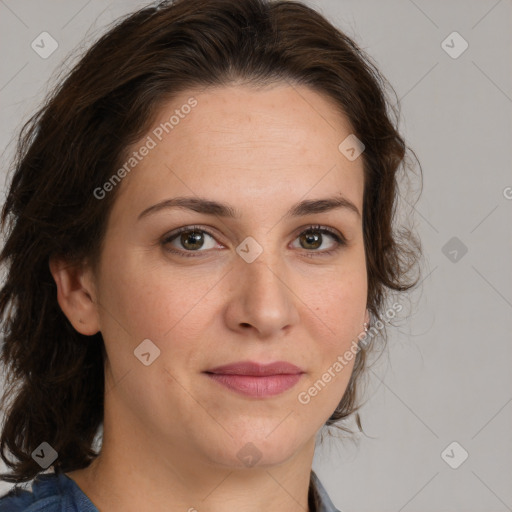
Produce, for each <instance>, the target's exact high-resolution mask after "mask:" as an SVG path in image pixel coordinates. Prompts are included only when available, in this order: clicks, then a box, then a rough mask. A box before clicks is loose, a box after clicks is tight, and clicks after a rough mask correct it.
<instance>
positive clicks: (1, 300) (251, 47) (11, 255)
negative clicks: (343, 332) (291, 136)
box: [0, 0, 421, 482]
mask: <svg viewBox="0 0 512 512" xmlns="http://www.w3.org/2000/svg"><path fill="white" fill-rule="evenodd" d="M237 80H242V81H245V82H246V83H250V84H256V85H258V84H260V85H265V84H270V83H273V82H283V81H284V82H288V83H293V84H301V85H306V86H309V87H310V88H311V89H313V90H315V91H317V92H319V93H323V94H324V95H325V96H326V97H328V98H330V99H332V100H334V102H335V104H336V105H337V106H339V110H340V112H342V113H344V114H345V115H346V116H347V117H348V119H349V121H350V123H351V125H352V127H353V130H354V134H355V135H356V136H357V137H358V138H359V139H360V140H361V141H362V142H363V143H364V145H365V151H364V153H363V155H362V158H363V163H364V175H365V188H364V201H363V231H364V243H365V251H366V256H367V274H368V297H367V307H368V309H369V311H370V314H371V317H372V318H378V317H379V313H381V312H382V310H383V307H384V300H385V299H386V297H387V293H388V291H390V290H395V291H404V290H408V289H410V288H411V287H413V286H414V285H415V284H416V283H417V279H416V281H414V282H410V281H408V280H407V279H408V277H409V276H408V274H409V272H410V270H411V269H412V268H413V267H414V266H415V264H416V262H417V260H418V257H419V255H420V253H421V249H420V244H419V241H418V240H417V238H416V237H415V236H414V235H413V232H412V230H408V229H402V231H400V233H398V232H397V231H395V228H394V226H393V221H394V219H395V209H396V204H397V199H398V195H399V193H398V182H397V172H398V170H399V169H402V168H403V169H405V168H406V167H405V165H403V164H404V162H405V161H406V150H407V149H408V148H407V147H406V145H405V143H404V141H403V139H402V138H401V137H400V135H399V133H398V132H397V129H396V127H395V123H396V124H398V121H397V119H398V114H397V112H396V107H393V106H392V105H391V103H390V101H389V100H388V99H387V98H386V95H385V89H386V87H389V85H388V84H387V82H386V80H385V79H384V78H383V77H382V76H381V74H380V73H379V71H378V70H377V69H376V68H375V66H374V65H373V64H372V62H371V60H370V58H369V57H368V56H367V55H366V54H365V53H364V52H363V51H362V50H361V49H360V48H359V47H358V46H357V45H356V44H355V43H354V42H353V41H352V40H351V39H350V38H349V37H347V36H346V35H344V34H343V33H342V32H341V31H339V30H337V29H336V28H335V27H333V26H332V25H331V24H330V23H329V22H328V21H327V20H326V19H325V18H324V17H322V16H321V15H320V14H318V13H317V12H316V11H314V10H313V9H311V8H309V7H307V6H305V5H303V4H301V3H299V2H294V1H268V0H177V1H176V2H173V3H169V2H162V3H160V4H159V5H158V6H152V7H147V8H143V9H141V10H139V11H136V12H135V13H132V14H130V15H128V16H126V17H125V18H123V19H121V20H120V21H118V22H117V23H116V24H115V25H114V26H113V27H112V28H111V29H110V30H109V31H108V32H107V33H106V34H105V35H103V36H102V37H101V38H100V39H99V40H98V41H97V42H96V43H95V44H94V45H93V46H92V47H91V48H90V49H89V50H88V51H87V52H86V53H85V55H84V56H83V58H81V59H80V61H79V62H78V64H77V65H76V66H75V67H74V68H73V69H72V70H71V71H70V72H69V75H68V76H67V78H66V79H65V80H64V81H63V82H62V83H61V85H60V86H59V87H58V88H56V89H55V90H54V91H53V93H52V94H50V96H49V97H48V98H47V99H46V100H45V103H44V105H43V106H42V108H41V109H40V110H39V111H38V112H37V113H36V114H35V115H34V116H33V117H32V118H31V119H30V120H29V121H28V122H27V123H26V124H25V125H24V126H23V128H22V130H21V133H20V135H19V140H18V146H17V153H16V157H15V161H14V165H13V175H12V181H11V182H10V189H9V192H8V196H7V199H6V202H5V205H4V207H3V211H2V217H1V222H2V229H3V230H4V231H5V245H4V247H3V250H2V252H1V255H0V262H1V263H2V264H3V265H6V266H7V272H6V279H5V284H4V285H3V288H2V289H1V291H0V316H1V318H2V322H3V323H4V331H5V340H4V343H3V346H2V355H1V357H2V362H3V363H4V364H5V365H6V368H7V370H8V378H7V380H6V382H7V383H8V384H9V386H8V387H7V388H6V390H5V391H4V396H3V399H2V406H4V405H5V403H6V402H7V398H8V397H9V398H11V400H10V401H9V406H8V408H7V409H6V411H5V422H4V425H3V430H2V434H1V439H0V451H1V456H2V459H3V460H4V462H5V463H6V464H7V466H8V467H10V468H11V469H12V473H7V474H3V475H0V476H1V478H2V479H3V480H5V481H7V482H21V481H26V480H30V479H32V478H33V477H34V476H36V475H37V474H38V473H39V472H40V471H41V467H40V466H39V465H38V464H37V463H36V462H35V461H34V460H33V459H32V457H31V453H32V452H33V450H34V449H35V448H36V447H38V446H39V445H40V444H41V442H43V441H46V442H48V443H49V444H50V445H51V446H52V447H53V448H54V449H55V450H56V451H57V452H58V458H57V459H56V461H55V462H54V464H53V466H54V468H55V471H63V472H68V471H72V470H75V469H80V468H83V467H86V466H87V465H89V463H90V462H91V461H92V459H93V458H94V457H95V456H96V455H97V453H96V452H95V451H94V450H93V449H92V441H93V439H94V436H95V434H96V432H97V431H98V428H99V427H100V426H101V423H102V420H103V397H104V395H103V394H104V389H103V386H104V375H103V371H104V368H103V363H104V358H105V357H106V354H105V350H104V344H103V339H102V335H101V333H97V334H95V335H93V336H84V335H82V334H80V333H78V332H77V331H76V330H75V329H74V328H73V327H72V325H71V324H70V322H69V321H68V319H67V318H66V316H65V315H64V314H63V312H62V311H61V309H60V307H59V304H58V302H57V294H56V285H55V282H54V280H53V278H52V275H51V273H50V270H49V266H48V262H49V258H50V256H54V255H59V256H64V257H66V259H67V260H68V261H70V262H77V263H78V262H85V261H89V262H91V264H96V263H97V261H98V258H99V256H100V254H101V246H102V240H103V237H104V234H105V228H106V223H107V222H106V221H107V219H108V215H109V212H110V210H111V207H112V205H113V202H114V200H115V197H116V189H114V190H113V191H112V192H110V193H109V194H107V195H106V197H105V198H104V199H102V200H98V199H97V198H96V196H95V195H94V190H95V189H96V188H97V187H100V186H101V185H102V184H104V183H105V182H106V181H107V180H108V179H109V178H110V177H111V176H112V173H113V170H115V169H117V168H118V167H119V165H121V164H122V162H123V161H124V158H125V154H124V153H125V151H126V149H127V147H128V146H129V145H130V144H133V143H134V142H136V141H137V140H139V139H140V137H142V136H143V135H144V134H145V133H147V130H148V129H149V127H150V125H151V123H152V122H153V119H154V118H155V115H156V113H157V111H158V107H159V106H160V105H161V104H162V102H163V101H164V100H165V101H168V100H169V98H170V97H172V96H173V95H175V94H177V93H180V92H182V91H185V90H187V89H189V88H193V87H206V86H211V85H214V86H215V85H217V86H222V85H227V84H230V83H233V82H234V81H237ZM393 116H394V119H393ZM340 142H341V141H340ZM404 176H405V177H407V175H404ZM118 188H119V187H117V189H118ZM370 347H371V344H369V345H365V346H361V350H360V351H359V352H358V353H357V356H356V359H355V365H354V369H353V373H352V376H351V379H350V382H349V385H348V388H347V390H346V392H345V394H344V396H343V398H342V400H341V402H340V404H339V406H338V408H337V409H336V411H335V412H334V413H333V414H332V416H331V417H330V418H329V420H328V421H327V423H326V424H327V425H331V424H335V423H336V422H339V421H340V420H342V419H344V418H347V417H348V416H349V415H351V414H352V413H353V412H355V411H356V410H357V407H355V402H356V383H357V381H358V378H359V376H360V374H361V372H362V371H363V370H364V368H365V360H366V354H367V351H368V350H369V348H370ZM356 418H357V423H358V425H359V427H360V428H361V425H360V420H359V416H358V414H357V415H356ZM341 428H344V427H341ZM6 450H9V451H10V453H11V454H12V455H13V456H14V457H15V459H16V461H12V460H10V459H9V458H8V457H7V455H6V453H5V452H6Z"/></svg>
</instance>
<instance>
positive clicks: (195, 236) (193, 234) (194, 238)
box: [181, 231, 202, 249]
mask: <svg viewBox="0 0 512 512" xmlns="http://www.w3.org/2000/svg"><path fill="white" fill-rule="evenodd" d="M201 238H202V234H201V233H199V232H197V231H189V232H188V233H185V234H184V235H182V238H181V240H182V243H183V246H184V247H188V245H189V241H190V240H191V244H192V245H193V246H194V245H195V244H198V245H199V247H201V245H202V243H200V242H201ZM189 248H192V249H197V247H195V246H194V247H189Z"/></svg>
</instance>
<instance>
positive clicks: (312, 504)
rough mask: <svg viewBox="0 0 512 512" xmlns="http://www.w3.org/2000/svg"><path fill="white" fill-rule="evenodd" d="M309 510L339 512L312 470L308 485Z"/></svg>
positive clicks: (313, 511)
mask: <svg viewBox="0 0 512 512" xmlns="http://www.w3.org/2000/svg"><path fill="white" fill-rule="evenodd" d="M309 508H310V509H311V511H312V512H340V511H339V510H338V509H337V508H336V507H335V506H334V504H333V502H332V501H331V499H330V498H329V495H328V494H327V491H326V490H325V488H324V486H323V485H322V483H321V482H320V480H319V479H318V477H317V476H316V474H315V472H314V471H313V470H311V479H310V483H309Z"/></svg>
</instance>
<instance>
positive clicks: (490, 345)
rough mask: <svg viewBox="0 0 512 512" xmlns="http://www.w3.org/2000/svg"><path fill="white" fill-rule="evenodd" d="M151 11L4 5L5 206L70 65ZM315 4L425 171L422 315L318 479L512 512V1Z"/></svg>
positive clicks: (335, 488)
mask: <svg viewBox="0 0 512 512" xmlns="http://www.w3.org/2000/svg"><path fill="white" fill-rule="evenodd" d="M144 3H145V2H139V1H135V0H130V1H123V2H121V1H101V2H100V1H99V0H89V1H87V0H72V1H69V0H68V1H64V0H59V1H51V2H50V1H46V2H41V1H36V0H18V1H14V0H0V34H1V38H2V50H3V51H2V56H3V58H2V61H1V64H0V66H1V71H0V109H1V120H2V121H1V126H0V139H1V140H0V146H1V148H2V150H3V153H2V155H1V160H2V167H1V169H2V194H5V185H4V180H5V169H6V165H7V163H8V162H9V160H10V158H11V155H12V145H11V146H8V143H9V142H10V141H11V140H12V137H13V135H14V134H15V131H16V130H17V129H19V127H20V126H21V123H22V121H24V120H26V119H27V118H28V115H29V114H30V112H32V110H33V109H34V108H35V106H36V105H37V103H38V102H39V101H40V100H41V98H42V96H43V95H44V93H45V92H46V91H47V90H48V88H49V87H50V86H49V85H48V83H49V82H48V80H50V79H52V80H55V71H56V70H57V69H58V68H59V67H60V66H62V65H63V64H62V63H63V60H64V58H65V57H66V56H68V55H69V53H70V51H71V50H74V51H75V49H76V48H77V47H83V48H85V47H87V46H89V44H90V42H91V41H92V40H93V39H94V38H95V37H96V36H98V35H99V34H100V33H102V31H103V27H105V25H106V24H108V23H110V22H111V21H112V20H114V19H115V18H116V17H118V16H119V15H122V14H125V13H127V12H129V11H131V10H133V9H135V8H137V7H141V6H142V5H144ZM308 3H309V4H310V5H312V6H314V7H315V8H317V9H318V10H319V11H320V12H322V13H323V14H324V15H325V16H326V17H327V18H328V19H330V20H331V22H333V23H334V24H335V25H337V26H338V27H339V28H341V29H342V30H344V31H345V32H346V33H347V34H348V35H349V36H351V37H352V38H354V39H355V40H356V42H357V43H359V44H360V45H361V46H362V47H363V48H364V49H366V51H367V52H368V53H369V54H370V55H371V56H372V57H373V59H374V60H375V62H376V63H377V65H378V67H379V69H380V70H381V71H382V72H383V74H384V75H385V76H386V77H387V78H388V80H389V81H390V82H391V84H392V85H393V87H394V88H395V90H396V92H397V94H398V97H399V98H400V101H401V106H402V115H401V130H402V133H403V134H404V135H405V137H406V139H407V142H408V144H409V145H410V146H411V147H412V148H413V149H414V150H415V151H416V153H417V155H418V157H419V159H420V161H421V164H422V167H423V171H424V190H423V194H422V196H421V199H420V201H419V202H418V203H417V204H416V205H415V210H416V212H415V215H416V222H417V229H418V232H419V234H420V236H421V238H422V242H423V245H424V251H425V263H424V269H423V282H422V286H421V289H420V290H419V291H417V292H414V293H412V294H410V295H409V296H408V297H405V298H404V297H402V299H400V301H401V302H402V303H404V305H405V302H404V300H407V301H410V302H411V304H412V305H413V308H412V309H410V308H409V309H410V310H409V309H408V308H405V309H407V315H405V316H404V318H402V319H401V320H399V322H398V324H399V325H398V326H397V327H394V328H393V327H391V328H390V329H389V348H388V351H387V353H386V354H385V355H384V356H383V357H381V358H380V359H379V360H378V361H377V362H376V364H375V365H374V366H373V367H372V369H371V370H370V371H369V372H368V376H369V380H368V387H367V392H366V398H367V402H366V403H365V405H364V406H363V408H362V410H361V413H362V420H363V426H364V428H365V432H366V434H367V435H366V436H363V435H360V436H359V437H357V438H356V440H355V442H353V441H350V440H348V439H347V440H344V441H340V440H334V439H331V438H327V439H326V440H325V441H324V443H323V444H322V445H319V447H318V449H317V452H316V454H315V460H314V465H313V467H314V469H315V471H316V472H317V474H318V475H319V477H320V479H321V481H322V482H323V483H324V486H325V487H326V489H327V491H328V492H329V493H330V495H331V498H332V500H333V502H334V504H335V505H336V506H337V507H338V508H339V509H340V510H341V511H343V512H346V511H360V512H370V511H372V512H375V511H377V510H378V511H379V512H388V511H389V512H400V511H404V512H407V511H411V512H412V511H437V512H442V511H460V510H465V511H468V512H477V511H478V512H491V511H497V512H500V511H506V510H512V486H511V485H510V484H511V482H512V457H511V454H512V428H511V426H512V403H511V402H512V385H511V381H512V379H511V374H512V371H511V366H512V344H511V343H510V342H511V336H510V332H511V326H512V319H511V317H512V315H511V313H512V291H511V290H512V287H511V281H512V267H511V265H510V256H511V253H512V250H511V249H512V247H511V246H512V240H511V236H510V220H511V219H510V212H511V209H512V199H511V197H512V175H511V173H510V169H511V151H510V147H511V139H510V135H511V131H512V130H511V124H512V123H511V107H512V73H511V67H512V58H511V57H512V56H511V53H512V52H511V33H512V31H511V11H512V8H511V7H512V4H511V1H510V0H500V1H498V0H480V1H476V0H473V1H469V0H466V1H454V0H451V1H449V2H448V1H440V0H436V1H430V2H427V1H425V0H423V1H421V0H414V1H412V0H386V1H377V0H363V1H361V0H359V1H356V0H350V1H348V0H316V1H309V2H308ZM43 31H47V32H49V33H50V34H51V35H52V37H53V38H54V39H55V40H56V41H57V42H58V45H59V46H58V49H57V50H56V51H55V52H54V53H53V54H52V55H51V56H50V57H48V58H46V59H43V58H41V57H40V56H39V55H38V54H37V53H36V52H35V51H34V50H33V49H32V48H31V42H32V41H33V40H35V39H36V37H37V36H38V35H39V34H40V33H41V32H43ZM454 31H457V32H458V33H460V34H461V36H462V37H463V38H464V39H465V40H466V41H467V43H468V44H469V47H468V49H467V50H466V51H465V52H464V53H462V54H461V55H460V56H458V58H452V57H450V56H449V55H448V54H447V53H446V51H445V49H443V47H442V45H441V43H442V41H444V40H445V39H446V38H447V36H449V35H450V34H451V33H452V32H454ZM452 39H453V37H452ZM452 39H450V38H449V39H448V43H447V44H449V45H450V46H453V48H452V49H451V51H452V52H454V51H457V50H459V49H460V48H461V43H460V41H457V40H456V39H454V40H453V42H452ZM72 62H74V60H73V59H71V60H69V61H68V62H67V63H66V65H67V66H69V65H70V63H72ZM51 83H54V82H50V84H51ZM2 198H3V196H2ZM2 202H3V201H2ZM453 237H457V239H458V240H459V241H456V242H453V241H452V242H450V243H449V244H448V246H445V244H447V243H448V242H449V241H450V240H451V239H452V238H453ZM454 243H456V244H458V246H456V245H453V244H454ZM461 244H463V245H464V246H465V247H466V248H467V253H466V254H464V255H463V256H461V254H462V252H461V250H460V248H461V247H462V245H461ZM454 249H455V250H456V251H457V254H456V255H455V253H454V252H453V250H454ZM450 252H451V254H450ZM453 260H455V261H453ZM507 262H508V264H507ZM404 311H405V310H404ZM409 313H410V316H409ZM454 441H455V442H457V443H458V445H456V446H455V448H453V450H452V449H449V450H448V451H447V452H445V449H446V448H447V447H448V446H449V445H450V444H451V443H452V442H454ZM462 450H465V451H467V452H468V454H469V456H468V458H467V460H465V461H464V462H463V463H462V464H460V462H461V460H462V459H461V454H463V451H462ZM443 452H444V453H445V455H444V458H443V457H442V453H443ZM446 461H449V462H450V463H451V464H452V465H458V464H460V465H459V467H458V468H457V469H453V468H452V467H450V466H449V465H448V463H447V462H446ZM1 469H4V468H3V467H2V468H1ZM9 487H10V486H9V484H6V483H0V492H4V491H5V490H7V489H8V488H9Z"/></svg>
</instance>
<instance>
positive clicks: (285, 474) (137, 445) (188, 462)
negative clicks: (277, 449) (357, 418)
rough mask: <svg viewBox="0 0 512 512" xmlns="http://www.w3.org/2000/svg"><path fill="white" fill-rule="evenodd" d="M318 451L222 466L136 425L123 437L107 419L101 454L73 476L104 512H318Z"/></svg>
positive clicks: (117, 425) (308, 446)
mask: <svg viewBox="0 0 512 512" xmlns="http://www.w3.org/2000/svg"><path fill="white" fill-rule="evenodd" d="M122 424H124V425H126V423H122ZM114 426H115V427H114ZM314 447H315V439H314V438H312V439H310V440H309V441H308V443H306V445H305V446H303V447H302V448H301V449H300V450H299V451H298V452H297V453H295V454H294V455H293V456H291V457H290V458H289V459H287V460H286V461H285V462H282V463H280V464H272V465H265V466H259V465H255V466H254V467H243V468H240V467H239V466H237V467H234V466H233V467H229V466H222V465H219V464H216V463H215V461H211V460H208V459H207V458H205V457H204V456H201V454H197V453H193V452H191V451H190V449H189V448H188V447H187V446H185V445H184V444H183V443H181V444H180V443H177V444H176V445H172V444H167V445H165V444H164V443H163V442H162V441H161V440H160V442H159V441H158V440H157V439H156V438H155V436H152V435H151V434H150V433H148V432H144V430H143V429H142V428H137V426H136V424H135V425H134V424H131V425H130V428H124V429H122V428H121V422H115V421H110V418H108V417H107V416H105V421H104V431H103V445H102V450H101V453H100V454H99V455H98V457H97V458H96V459H95V460H94V461H93V462H92V463H91V464H90V465H89V466H88V467H87V468H85V469H82V470H78V471H74V472H71V473H68V476H69V477H70V478H72V479H73V480H74V481H75V482H76V483H77V484H78V486H79V487H80V488H81V489H82V491H83V492H84V493H85V494H86V495H87V496H88V497H89V499H90V500H91V501H92V502H93V504H94V505H95V506H96V507H97V508H98V510H99V511H100V512H104V511H108V512H118V511H119V512H121V511H122V512H131V511H133V512H135V511H137V512H138V511H140V510H151V511H154V512H160V511H161V512H164V511H168V510H183V511H188V512H197V511H199V512H201V511H204V510H208V511H209V512H228V511H230V512H231V511H232V510H240V511H243V512H260V511H261V510H266V511H268V512H273V511H275V512H278V511H279V512H313V511H311V510H310V508H309V506H308V489H309V482H310V475H311V467H312V462H313V455H314Z"/></svg>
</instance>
